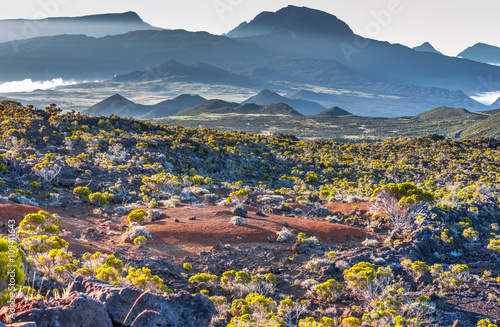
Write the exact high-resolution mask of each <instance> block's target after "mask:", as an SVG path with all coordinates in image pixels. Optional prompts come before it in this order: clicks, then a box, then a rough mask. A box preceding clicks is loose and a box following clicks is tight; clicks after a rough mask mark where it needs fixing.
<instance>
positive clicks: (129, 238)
mask: <svg viewBox="0 0 500 327" xmlns="http://www.w3.org/2000/svg"><path fill="white" fill-rule="evenodd" d="M139 236H144V237H145V238H147V239H148V240H149V239H152V238H153V237H152V236H151V234H150V233H149V232H148V230H147V228H146V227H144V226H141V225H139V224H138V223H131V224H130V225H129V228H128V230H127V231H126V232H125V234H123V235H122V240H123V241H124V242H128V243H132V242H133V241H134V239H135V238H136V237H139Z"/></svg>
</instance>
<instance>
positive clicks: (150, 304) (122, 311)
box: [64, 276, 215, 327]
mask: <svg viewBox="0 0 500 327" xmlns="http://www.w3.org/2000/svg"><path fill="white" fill-rule="evenodd" d="M69 289H70V291H76V292H82V293H85V294H88V296H90V297H92V298H94V299H96V300H97V301H99V302H102V304H104V306H105V308H106V310H107V311H108V314H109V317H111V320H112V322H113V324H115V325H116V326H121V325H122V323H123V321H124V320H125V318H126V317H127V314H128V313H129V311H130V309H131V308H132V307H133V306H134V302H135V301H136V300H137V299H138V298H139V296H142V297H141V298H140V299H139V301H137V303H135V306H134V308H133V310H132V311H131V312H130V316H129V317H128V320H127V322H130V323H132V321H134V320H135V319H136V318H137V320H136V322H135V323H134V326H135V327H141V326H143V327H146V326H148V327H149V326H158V327H167V326H186V327H195V326H196V327H198V326H208V324H209V323H210V320H211V319H212V315H213V314H214V313H215V307H214V305H213V303H212V302H211V301H210V300H209V299H207V298H206V297H204V296H202V295H201V294H196V295H195V296H193V295H191V294H189V293H187V292H180V293H178V294H175V295H168V296H158V295H154V294H151V293H144V291H142V290H136V289H132V288H120V287H115V286H112V285H109V284H107V283H105V282H103V281H100V280H98V279H96V278H94V277H90V278H89V277H83V276H77V277H76V278H75V280H74V281H73V283H71V284H70V286H69ZM145 310H152V311H156V312H157V313H158V314H156V313H147V314H143V315H141V316H140V317H138V316H139V315H140V314H141V313H142V312H143V311H145ZM82 321H85V320H80V323H81V322H82ZM64 326H69V325H64ZM78 326H81V324H80V325H78ZM89 326H91V325H89ZM93 326H106V325H103V324H94V325H93Z"/></svg>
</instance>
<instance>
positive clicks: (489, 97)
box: [471, 91, 500, 106]
mask: <svg viewBox="0 0 500 327" xmlns="http://www.w3.org/2000/svg"><path fill="white" fill-rule="evenodd" d="M471 98H473V99H474V100H476V101H477V102H481V103H482V104H485V105H487V106H490V105H492V104H493V102H495V101H497V99H498V98H500V91H495V92H486V93H479V94H476V95H474V96H471Z"/></svg>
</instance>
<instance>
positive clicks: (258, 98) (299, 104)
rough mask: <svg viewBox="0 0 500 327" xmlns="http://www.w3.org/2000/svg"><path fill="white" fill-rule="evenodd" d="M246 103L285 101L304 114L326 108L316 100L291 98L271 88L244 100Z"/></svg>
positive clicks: (261, 103)
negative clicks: (272, 90)
mask: <svg viewBox="0 0 500 327" xmlns="http://www.w3.org/2000/svg"><path fill="white" fill-rule="evenodd" d="M246 103H255V104H258V105H261V106H265V105H268V104H272V103H285V104H287V105H289V106H290V107H292V108H293V109H295V110H296V111H297V112H299V113H300V114H302V115H315V114H318V113H320V112H322V111H323V110H325V109H326V108H325V107H323V106H322V105H320V104H318V103H316V102H312V101H307V100H302V99H289V98H286V97H283V96H281V95H279V94H278V93H275V92H271V91H269V90H262V91H260V92H259V93H258V94H257V95H254V96H253V97H251V98H249V99H247V100H245V101H243V102H242V104H246Z"/></svg>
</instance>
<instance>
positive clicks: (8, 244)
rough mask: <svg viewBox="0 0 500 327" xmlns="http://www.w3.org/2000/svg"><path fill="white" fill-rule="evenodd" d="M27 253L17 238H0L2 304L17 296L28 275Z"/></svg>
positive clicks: (0, 297) (0, 300)
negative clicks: (25, 270)
mask: <svg viewBox="0 0 500 327" xmlns="http://www.w3.org/2000/svg"><path fill="white" fill-rule="evenodd" d="M25 261H26V254H25V253H24V251H23V250H22V249H21V248H19V246H18V244H17V243H16V241H15V240H9V238H8V237H3V238H0V306H3V305H5V304H6V303H7V301H10V300H11V299H13V298H15V294H16V292H17V291H18V290H19V288H20V287H21V286H22V285H23V283H24V280H25V279H26V275H25V273H24V263H25Z"/></svg>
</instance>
